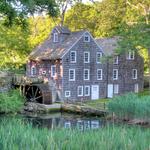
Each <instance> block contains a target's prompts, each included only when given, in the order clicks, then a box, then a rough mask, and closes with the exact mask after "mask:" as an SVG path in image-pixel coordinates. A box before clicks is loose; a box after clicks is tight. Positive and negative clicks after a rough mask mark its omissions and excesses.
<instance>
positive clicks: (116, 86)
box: [114, 84, 119, 94]
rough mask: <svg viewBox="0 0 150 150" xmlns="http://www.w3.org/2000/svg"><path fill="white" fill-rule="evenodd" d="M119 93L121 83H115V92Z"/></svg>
mask: <svg viewBox="0 0 150 150" xmlns="http://www.w3.org/2000/svg"><path fill="white" fill-rule="evenodd" d="M118 93H119V85H118V84H114V94H118Z"/></svg>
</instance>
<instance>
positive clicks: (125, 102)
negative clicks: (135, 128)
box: [108, 93, 150, 120]
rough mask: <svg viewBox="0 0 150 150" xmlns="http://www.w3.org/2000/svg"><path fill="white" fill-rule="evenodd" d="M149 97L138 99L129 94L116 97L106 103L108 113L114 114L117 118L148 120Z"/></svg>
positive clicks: (149, 116) (149, 110)
mask: <svg viewBox="0 0 150 150" xmlns="http://www.w3.org/2000/svg"><path fill="white" fill-rule="evenodd" d="M149 108H150V96H142V97H139V96H138V95H136V94H133V93H129V94H126V95H124V96H116V97H115V98H113V100H112V101H110V102H109V103H108V109H109V111H110V112H114V113H115V114H116V115H117V116H118V117H121V118H126V119H133V118H140V119H146V120H148V119H149V118H150V109H149Z"/></svg>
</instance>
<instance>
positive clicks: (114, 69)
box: [113, 69, 118, 80]
mask: <svg viewBox="0 0 150 150" xmlns="http://www.w3.org/2000/svg"><path fill="white" fill-rule="evenodd" d="M114 71H116V78H114ZM113 80H118V69H113Z"/></svg>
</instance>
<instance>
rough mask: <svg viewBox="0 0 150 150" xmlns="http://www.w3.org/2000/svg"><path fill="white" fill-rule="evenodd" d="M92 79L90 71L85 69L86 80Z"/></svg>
mask: <svg viewBox="0 0 150 150" xmlns="http://www.w3.org/2000/svg"><path fill="white" fill-rule="evenodd" d="M89 78H90V70H89V69H84V80H89Z"/></svg>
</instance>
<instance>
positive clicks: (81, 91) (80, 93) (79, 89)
mask: <svg viewBox="0 0 150 150" xmlns="http://www.w3.org/2000/svg"><path fill="white" fill-rule="evenodd" d="M78 96H83V86H78Z"/></svg>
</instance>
